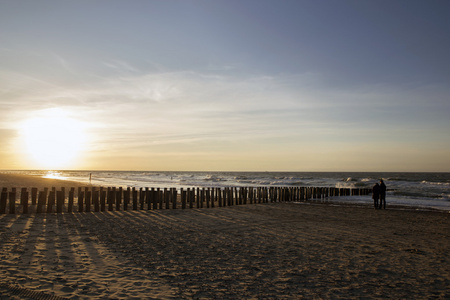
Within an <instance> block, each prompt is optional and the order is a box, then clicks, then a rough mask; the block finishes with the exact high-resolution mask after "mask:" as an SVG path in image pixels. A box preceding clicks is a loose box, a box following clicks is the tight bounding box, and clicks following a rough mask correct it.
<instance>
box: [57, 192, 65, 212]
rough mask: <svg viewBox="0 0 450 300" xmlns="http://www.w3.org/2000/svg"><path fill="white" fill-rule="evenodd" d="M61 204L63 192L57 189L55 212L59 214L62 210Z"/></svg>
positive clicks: (62, 202)
mask: <svg viewBox="0 0 450 300" xmlns="http://www.w3.org/2000/svg"><path fill="white" fill-rule="evenodd" d="M63 204H64V198H63V192H62V191H57V192H56V213H58V214H60V213H62V212H63Z"/></svg>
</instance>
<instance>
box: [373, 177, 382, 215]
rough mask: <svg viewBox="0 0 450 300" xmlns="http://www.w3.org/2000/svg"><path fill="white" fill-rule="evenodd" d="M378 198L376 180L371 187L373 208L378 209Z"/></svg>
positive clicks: (378, 186)
mask: <svg viewBox="0 0 450 300" xmlns="http://www.w3.org/2000/svg"><path fill="white" fill-rule="evenodd" d="M379 198H380V185H379V184H378V182H377V183H375V185H374V186H373V188H372V199H373V206H374V207H375V209H378V199H379Z"/></svg>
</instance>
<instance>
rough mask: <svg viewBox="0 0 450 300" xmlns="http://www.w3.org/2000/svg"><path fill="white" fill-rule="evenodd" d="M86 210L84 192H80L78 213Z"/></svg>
mask: <svg viewBox="0 0 450 300" xmlns="http://www.w3.org/2000/svg"><path fill="white" fill-rule="evenodd" d="M83 210H84V191H80V193H79V194H78V212H83Z"/></svg>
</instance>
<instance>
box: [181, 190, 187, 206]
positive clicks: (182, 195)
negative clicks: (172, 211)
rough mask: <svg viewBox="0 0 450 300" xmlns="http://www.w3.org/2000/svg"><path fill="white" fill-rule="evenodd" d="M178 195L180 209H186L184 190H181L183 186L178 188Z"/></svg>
mask: <svg viewBox="0 0 450 300" xmlns="http://www.w3.org/2000/svg"><path fill="white" fill-rule="evenodd" d="M180 196H181V209H186V192H185V191H183V188H180Z"/></svg>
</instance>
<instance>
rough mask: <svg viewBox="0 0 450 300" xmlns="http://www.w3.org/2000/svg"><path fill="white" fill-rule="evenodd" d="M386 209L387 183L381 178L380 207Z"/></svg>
mask: <svg viewBox="0 0 450 300" xmlns="http://www.w3.org/2000/svg"><path fill="white" fill-rule="evenodd" d="M382 208H383V209H386V185H385V184H384V182H383V179H380V209H382Z"/></svg>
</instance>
